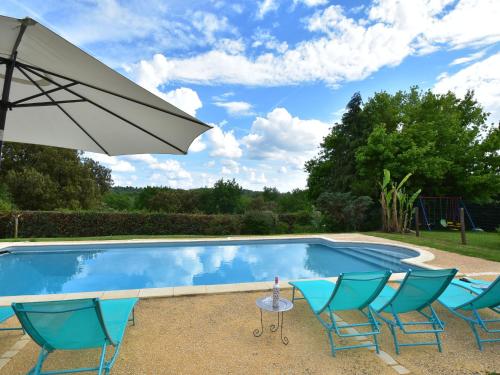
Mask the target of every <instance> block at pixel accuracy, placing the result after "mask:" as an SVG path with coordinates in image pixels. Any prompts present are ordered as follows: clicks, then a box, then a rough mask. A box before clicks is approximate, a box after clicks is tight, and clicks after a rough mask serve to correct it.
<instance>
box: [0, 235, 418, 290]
mask: <svg viewBox="0 0 500 375" xmlns="http://www.w3.org/2000/svg"><path fill="white" fill-rule="evenodd" d="M5 250H7V252H5V253H3V255H0V296H11V295H27V294H53V293H72V292H89V291H103V290H122V289H142V288H159V287H170V286H183V285H213V284H228V283H243V282H253V281H270V280H273V278H274V276H275V275H279V276H280V278H281V279H282V280H294V279H303V278H317V277H332V276H337V275H339V274H340V273H341V272H353V271H373V270H380V269H391V270H392V271H393V272H404V271H407V270H408V269H409V265H406V264H404V263H402V262H401V259H403V258H409V257H414V256H416V255H418V253H417V252H416V251H413V250H410V249H406V248H402V247H396V246H388V245H380V244H368V243H365V244H360V243H346V242H331V241H327V240H323V239H280V240H253V241H246V240H224V241H205V242H155V243H120V244H109V243H108V244H85V245H56V246H45V245H43V246H15V247H10V248H7V249H2V251H5ZM412 268H415V267H412Z"/></svg>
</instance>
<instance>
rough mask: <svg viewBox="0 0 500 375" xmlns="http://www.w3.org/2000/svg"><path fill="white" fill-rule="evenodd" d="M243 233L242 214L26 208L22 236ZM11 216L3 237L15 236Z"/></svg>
mask: <svg viewBox="0 0 500 375" xmlns="http://www.w3.org/2000/svg"><path fill="white" fill-rule="evenodd" d="M240 232H241V217H240V216H239V215H197V214H166V213H154V214H152V213H122V212H91V211H85V212H55V211H50V212H47V211H25V212H22V215H21V217H20V219H19V237H25V238H29V237H87V236H88V237H93V236H110V235H153V234H157V235H171V234H198V235H228V234H239V233H240ZM12 235H13V227H12V215H11V214H9V213H5V214H0V236H1V237H4V238H6V237H7V238H8V237H12Z"/></svg>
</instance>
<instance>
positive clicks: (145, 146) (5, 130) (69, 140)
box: [0, 16, 210, 158]
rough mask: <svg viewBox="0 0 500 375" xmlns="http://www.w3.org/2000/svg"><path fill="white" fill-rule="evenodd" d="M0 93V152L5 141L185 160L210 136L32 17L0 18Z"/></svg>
mask: <svg viewBox="0 0 500 375" xmlns="http://www.w3.org/2000/svg"><path fill="white" fill-rule="evenodd" d="M0 89H2V97H1V102H0V153H1V145H2V142H3V141H10V142H22V143H33V144H40V145H47V146H56V147H65V148H71V149H78V150H85V151H92V152H97V153H104V154H108V155H123V154H141V153H168V154H186V153H187V150H188V148H189V146H190V144H191V143H192V142H193V141H194V139H195V138H196V137H198V136H199V135H200V134H202V133H203V132H205V131H206V130H208V129H210V126H208V125H206V124H204V123H203V122H201V121H199V120H198V119H196V118H195V117H193V116H190V115H189V114H187V113H185V112H183V111H181V110H180V109H178V108H177V107H175V106H173V105H172V104H169V103H167V102H166V101H164V100H162V99H160V98H159V97H157V96H156V95H154V94H152V93H151V92H149V91H147V90H145V89H143V88H142V87H140V86H138V85H137V84H135V83H134V82H132V81H130V80H129V79H127V78H125V77H124V76H122V75H120V74H119V73H117V72H116V71H114V70H113V69H111V68H109V67H108V66H106V65H104V64H103V63H101V62H100V61H98V60H97V59H95V58H93V57H92V56H90V55H89V54H87V53H86V52H84V51H82V50H81V49H79V48H78V47H76V46H75V45H73V44H71V43H70V42H68V41H67V40H65V39H64V38H62V37H60V36H59V35H57V34H56V33H54V32H52V31H51V30H49V29H48V28H46V27H44V26H43V25H41V24H39V23H37V22H35V21H34V20H32V19H30V18H25V19H22V20H19V19H15V18H10V17H4V16H0ZM0 158H1V154H0Z"/></svg>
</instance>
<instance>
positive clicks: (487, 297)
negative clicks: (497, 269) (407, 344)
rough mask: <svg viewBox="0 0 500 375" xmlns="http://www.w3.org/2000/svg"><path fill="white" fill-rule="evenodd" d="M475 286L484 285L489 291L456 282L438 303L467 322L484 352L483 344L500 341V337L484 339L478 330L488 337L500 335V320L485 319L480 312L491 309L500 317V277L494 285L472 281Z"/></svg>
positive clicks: (447, 289)
mask: <svg viewBox="0 0 500 375" xmlns="http://www.w3.org/2000/svg"><path fill="white" fill-rule="evenodd" d="M472 281H473V282H474V284H476V283H477V284H483V285H485V286H487V289H484V290H481V289H479V288H474V285H472V286H470V285H469V284H468V283H464V282H463V281H459V280H455V281H453V283H452V284H451V285H450V286H449V287H448V288H446V290H445V291H444V293H443V294H441V296H440V297H439V299H438V301H439V302H440V303H441V304H443V305H444V306H445V307H446V308H448V310H450V311H451V312H452V313H453V314H454V315H456V316H458V317H459V318H461V319H463V320H465V321H466V322H467V323H468V324H469V326H470V328H471V330H472V333H473V334H474V338H475V339H476V343H477V346H478V347H479V350H483V343H488V342H489V343H491V342H498V341H500V337H497V338H487V339H483V338H481V336H480V335H479V332H478V328H479V329H481V330H482V331H483V332H484V334H485V335H487V336H488V337H489V336H490V335H495V334H498V333H500V329H499V328H496V329H495V328H493V326H494V325H496V326H497V327H498V324H499V323H500V319H498V318H497V319H484V318H482V317H481V315H480V313H479V311H480V310H483V309H489V310H490V311H493V312H494V313H496V315H497V316H498V315H500V276H499V277H497V279H496V280H495V281H493V282H492V283H487V282H484V281H481V280H472Z"/></svg>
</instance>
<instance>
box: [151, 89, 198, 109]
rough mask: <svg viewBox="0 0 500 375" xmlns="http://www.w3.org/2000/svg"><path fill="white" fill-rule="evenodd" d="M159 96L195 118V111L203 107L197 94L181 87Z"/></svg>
mask: <svg viewBox="0 0 500 375" xmlns="http://www.w3.org/2000/svg"><path fill="white" fill-rule="evenodd" d="M160 96H161V97H163V99H165V100H166V101H167V102H169V103H170V104H173V105H175V106H176V107H179V108H180V109H182V110H183V111H184V112H186V113H188V114H190V115H191V116H196V111H197V110H198V109H200V108H201V107H202V106H203V104H202V103H201V100H200V97H199V96H198V93H197V92H196V91H194V90H192V89H190V88H187V87H181V88H178V89H175V90H172V91H169V92H167V93H165V94H163V93H160Z"/></svg>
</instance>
